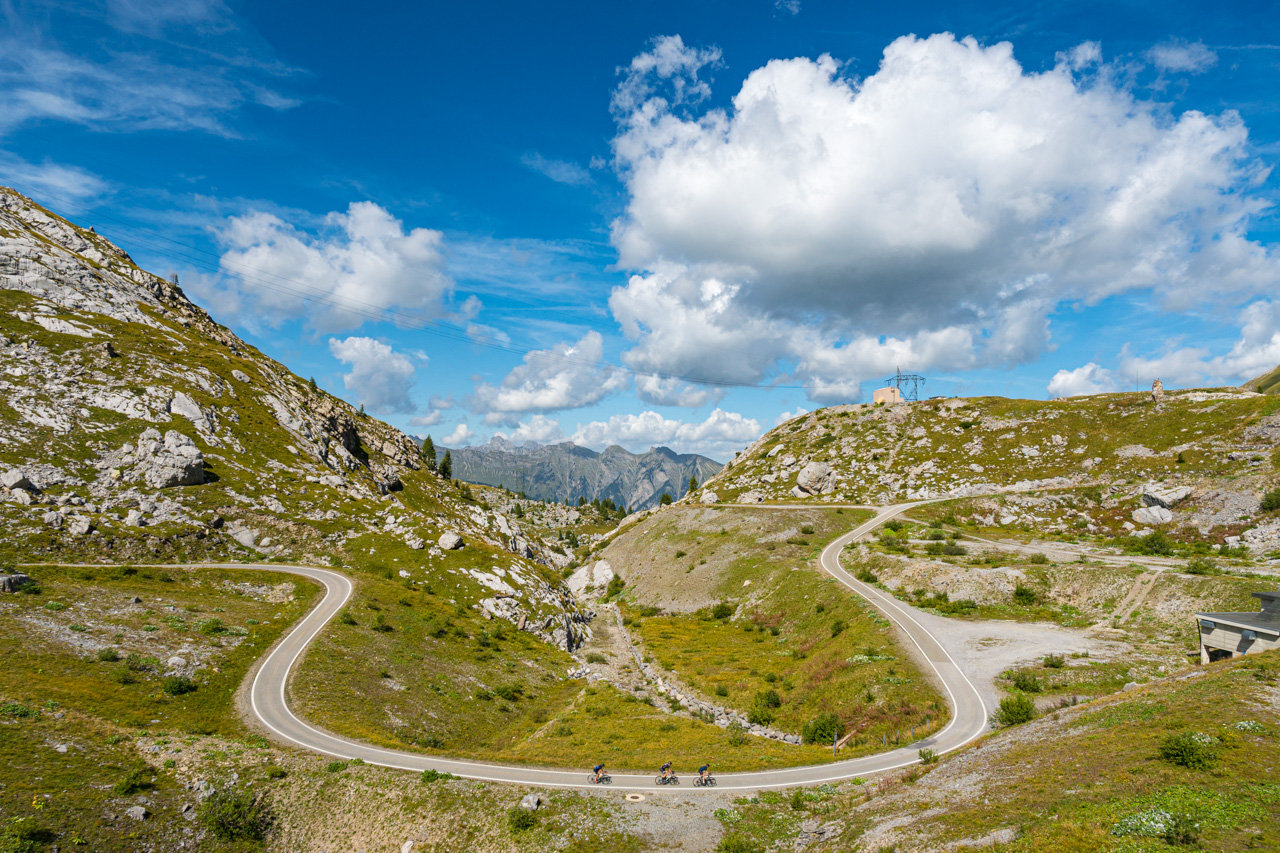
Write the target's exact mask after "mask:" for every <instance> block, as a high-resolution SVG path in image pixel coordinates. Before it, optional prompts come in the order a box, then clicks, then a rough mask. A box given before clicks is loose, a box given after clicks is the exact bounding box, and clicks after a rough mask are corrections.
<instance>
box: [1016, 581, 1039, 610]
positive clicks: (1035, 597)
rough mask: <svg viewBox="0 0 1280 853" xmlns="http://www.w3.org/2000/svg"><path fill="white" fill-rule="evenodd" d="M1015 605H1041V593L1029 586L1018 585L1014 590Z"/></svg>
mask: <svg viewBox="0 0 1280 853" xmlns="http://www.w3.org/2000/svg"><path fill="white" fill-rule="evenodd" d="M1013 603H1014V604H1020V605H1022V606H1024V607H1030V606H1031V605H1033V604H1039V603H1040V593H1038V592H1036V591H1035V590H1034V589H1032V588H1031V587H1029V586H1023V585H1022V584H1018V585H1017V586H1015V587H1014V588H1013Z"/></svg>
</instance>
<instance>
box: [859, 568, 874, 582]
mask: <svg viewBox="0 0 1280 853" xmlns="http://www.w3.org/2000/svg"><path fill="white" fill-rule="evenodd" d="M853 576H854V577H855V578H857V579H858V580H860V581H862V582H863V583H875V582H876V581H878V580H880V578H878V577H876V574H875V572H873V571H871V570H870V569H866V568H863V569H858V571H857V572H855V573H854V575H853Z"/></svg>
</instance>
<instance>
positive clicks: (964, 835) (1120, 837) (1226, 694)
mask: <svg viewBox="0 0 1280 853" xmlns="http://www.w3.org/2000/svg"><path fill="white" fill-rule="evenodd" d="M1278 672H1280V655H1278V654H1276V653H1274V652H1273V653H1269V654H1267V655H1259V656H1253V657H1250V658H1245V659H1243V660H1240V661H1236V662H1230V663H1224V664H1215V665H1213V666H1211V667H1207V668H1206V669H1205V673H1204V674H1203V675H1200V676H1199V677H1195V678H1191V679H1185V678H1181V679H1180V678H1171V679H1166V680H1165V681H1162V682H1160V683H1158V684H1154V685H1149V686H1148V687H1146V688H1144V689H1142V690H1139V691H1134V692H1130V693H1123V694H1119V695H1117V696H1113V697H1109V698H1107V699H1103V700H1098V701H1096V702H1093V703H1090V704H1088V705H1082V706H1078V707H1076V708H1071V709H1067V710H1064V711H1060V712H1057V713H1055V714H1053V715H1050V716H1047V717H1044V718H1042V719H1040V720H1038V721H1036V722H1034V723H1031V724H1028V725H1025V726H1021V727H1016V728H1013V729H1008V730H1002V731H997V732H995V733H993V734H991V735H989V736H987V737H986V738H984V739H983V740H982V741H980V742H978V743H977V744H976V745H975V746H973V747H970V748H969V749H967V750H965V751H963V752H962V753H959V754H957V755H955V756H953V757H948V758H945V759H943V761H942V763H941V764H939V765H936V766H935V767H934V768H932V769H928V770H925V769H915V770H913V771H910V772H908V773H906V774H902V775H899V776H896V777H892V778H889V779H886V780H883V781H882V782H880V783H879V784H877V785H865V786H854V785H844V786H841V787H840V788H839V789H838V790H837V791H836V792H833V793H828V794H823V793H815V794H814V795H813V799H812V800H811V801H809V802H805V803H803V810H801V811H798V812H797V811H796V810H793V809H792V808H791V807H790V805H789V799H788V798H784V797H781V796H777V795H768V796H761V797H760V798H757V799H755V800H754V801H752V800H740V801H739V804H738V805H737V806H736V807H735V809H734V810H733V814H731V815H726V817H727V818H728V820H727V821H726V823H727V824H728V826H729V827H730V831H731V832H733V833H736V834H740V835H743V836H746V837H749V838H753V839H755V840H756V841H757V843H761V844H765V843H768V842H769V841H770V840H772V839H774V838H787V837H792V836H794V834H795V833H796V831H797V829H798V826H797V825H798V824H799V822H800V821H801V820H803V819H806V818H809V817H812V816H819V817H820V818H821V819H822V820H824V821H825V820H832V819H839V820H841V822H842V826H843V829H844V831H843V833H842V834H841V835H840V840H839V842H837V846H836V849H840V845H841V844H843V845H845V846H846V847H850V846H853V845H855V844H856V845H861V846H863V847H865V848H867V849H882V850H886V849H894V848H893V847H892V845H894V844H896V845H897V848H896V849H910V850H916V849H943V848H944V846H945V845H947V844H949V843H951V842H956V841H961V840H967V841H969V842H970V844H972V843H974V842H975V841H976V840H977V839H980V838H983V837H987V836H989V835H990V834H991V833H993V832H995V831H996V830H1005V831H1007V832H1008V835H1007V836H1006V837H1004V838H1003V840H1002V843H999V844H997V845H996V848H995V849H998V850H1008V851H1052V852H1053V853H1076V851H1080V853H1086V851H1088V853H1093V851H1157V850H1169V849H1174V848H1171V847H1169V846H1168V845H1166V844H1165V843H1164V841H1163V840H1162V839H1159V838H1154V837H1146V836H1139V835H1127V834H1115V833H1116V831H1117V827H1118V826H1119V825H1120V824H1121V822H1122V821H1123V820H1125V819H1126V818H1131V817H1133V816H1135V815H1140V814H1142V813H1144V812H1148V811H1150V810H1153V809H1160V810H1164V811H1167V812H1170V813H1173V814H1183V815H1186V816H1188V817H1190V818H1191V819H1192V821H1193V822H1196V823H1199V825H1200V828H1199V835H1200V843H1201V844H1202V845H1203V849H1209V850H1222V851H1236V850H1249V849H1254V850H1274V849H1277V847H1280V832H1278V831H1277V827H1280V785H1278V784H1277V778H1278V777H1277V775H1276V774H1277V770H1278V769H1280V689H1277V686H1276V675H1277V673H1278ZM1247 722H1252V723H1256V724H1258V726H1260V729H1258V730H1257V731H1244V730H1240V729H1237V728H1235V725H1236V724H1238V723H1247ZM1192 731H1194V732H1201V733H1205V734H1208V735H1211V736H1212V737H1215V738H1217V739H1218V740H1219V741H1220V745H1219V746H1218V747H1217V748H1216V753H1217V755H1218V761H1217V762H1216V764H1215V765H1214V766H1213V767H1212V768H1211V769H1208V770H1191V769H1187V768H1184V767H1179V766H1175V765H1172V764H1169V763H1167V762H1164V761H1161V760H1160V759H1159V758H1158V753H1159V747H1160V744H1161V742H1162V741H1163V740H1164V738H1166V737H1167V736H1170V735H1173V734H1179V733H1183V732H1192ZM940 803H945V807H944V808H941V809H939V808H938V806H939V804H940ZM1184 849H1185V848H1184Z"/></svg>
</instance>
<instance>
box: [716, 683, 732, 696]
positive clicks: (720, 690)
mask: <svg viewBox="0 0 1280 853" xmlns="http://www.w3.org/2000/svg"><path fill="white" fill-rule="evenodd" d="M715 693H716V695H717V696H728V695H729V688H728V687H725V686H724V685H723V684H717V685H716V690H715Z"/></svg>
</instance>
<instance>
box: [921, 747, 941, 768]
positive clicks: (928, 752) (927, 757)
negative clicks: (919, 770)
mask: <svg viewBox="0 0 1280 853" xmlns="http://www.w3.org/2000/svg"><path fill="white" fill-rule="evenodd" d="M920 763H921V764H925V765H928V764H937V763H938V753H936V752H934V751H933V750H932V749H922V750H920Z"/></svg>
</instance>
